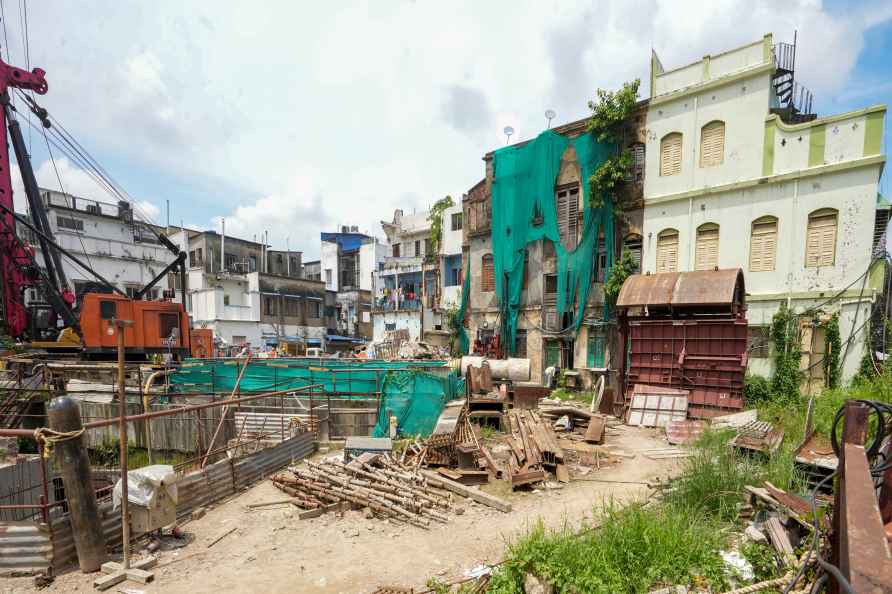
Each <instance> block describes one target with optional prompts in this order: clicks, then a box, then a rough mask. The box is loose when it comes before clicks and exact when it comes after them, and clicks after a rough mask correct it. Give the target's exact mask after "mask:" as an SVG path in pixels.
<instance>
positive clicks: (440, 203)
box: [427, 196, 455, 254]
mask: <svg viewBox="0 0 892 594" xmlns="http://www.w3.org/2000/svg"><path fill="white" fill-rule="evenodd" d="M453 206H455V202H453V201H452V196H446V197H445V198H440V199H439V200H437V201H436V202H434V205H433V206H431V210H430V214H429V215H428V217H427V220H428V221H430V222H431V231H430V233H431V234H430V240H431V249H432V250H433V251H432V253H433V254H438V253H440V242H441V241H442V239H443V213H444V212H446V209H448V208H452V207H453Z"/></svg>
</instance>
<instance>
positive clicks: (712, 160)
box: [700, 122, 725, 167]
mask: <svg viewBox="0 0 892 594" xmlns="http://www.w3.org/2000/svg"><path fill="white" fill-rule="evenodd" d="M724 160H725V124H724V123H723V122H710V123H708V124H706V125H705V126H703V129H702V130H701V131H700V167H711V166H713V165H721V164H722V162H723V161H724Z"/></svg>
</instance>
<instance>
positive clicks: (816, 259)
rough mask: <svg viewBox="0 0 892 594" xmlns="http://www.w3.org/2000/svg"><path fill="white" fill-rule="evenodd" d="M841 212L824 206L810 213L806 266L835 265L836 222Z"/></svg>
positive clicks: (806, 244) (806, 240)
mask: <svg viewBox="0 0 892 594" xmlns="http://www.w3.org/2000/svg"><path fill="white" fill-rule="evenodd" d="M838 216H839V214H838V213H837V211H836V210H834V209H832V208H822V209H821V210H816V211H814V212H813V213H811V214H810V215H808V230H807V232H806V234H805V266H806V268H816V267H818V266H833V264H834V263H835V262H836V223H837V219H838Z"/></svg>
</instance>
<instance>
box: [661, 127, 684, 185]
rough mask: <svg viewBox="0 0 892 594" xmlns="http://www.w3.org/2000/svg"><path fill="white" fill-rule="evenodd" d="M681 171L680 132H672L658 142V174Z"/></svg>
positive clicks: (672, 173) (673, 173) (671, 173)
mask: <svg viewBox="0 0 892 594" xmlns="http://www.w3.org/2000/svg"><path fill="white" fill-rule="evenodd" d="M680 172H681V134H680V133H679V132H673V133H672V134H667V135H666V136H664V137H663V140H662V142H660V175H675V174H676V173H680Z"/></svg>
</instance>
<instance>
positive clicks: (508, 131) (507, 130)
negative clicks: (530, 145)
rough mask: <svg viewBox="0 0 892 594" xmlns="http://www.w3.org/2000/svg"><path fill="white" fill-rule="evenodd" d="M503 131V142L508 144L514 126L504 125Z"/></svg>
mask: <svg viewBox="0 0 892 594" xmlns="http://www.w3.org/2000/svg"><path fill="white" fill-rule="evenodd" d="M502 132H504V133H505V144H508V143H509V142H510V141H511V135H512V134H514V128H512V127H511V126H505V129H504V130H502Z"/></svg>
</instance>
